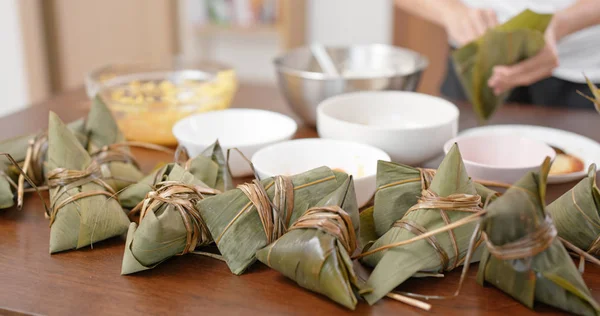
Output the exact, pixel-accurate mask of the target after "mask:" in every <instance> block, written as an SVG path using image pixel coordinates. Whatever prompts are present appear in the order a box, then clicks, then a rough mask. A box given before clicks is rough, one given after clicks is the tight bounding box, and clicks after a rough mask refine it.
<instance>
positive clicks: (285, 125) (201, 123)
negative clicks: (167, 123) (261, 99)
mask: <svg viewBox="0 0 600 316" xmlns="http://www.w3.org/2000/svg"><path fill="white" fill-rule="evenodd" d="M297 128H298V126H297V124H296V122H295V121H294V120H293V119H291V118H289V117H287V116H285V115H283V114H280V113H276V112H271V111H264V110H256V109H228V110H223V111H216V112H207V113H202V114H196V115H192V116H189V117H187V118H185V119H183V120H181V121H179V122H177V123H176V124H175V126H174V127H173V135H175V138H177V141H178V142H179V144H180V145H183V146H184V147H185V148H186V149H187V150H188V152H189V154H190V156H192V157H193V156H196V155H198V154H200V153H201V152H202V151H203V150H204V149H205V148H206V147H208V146H210V145H211V144H212V143H214V142H215V140H217V139H218V140H219V143H220V144H221V147H223V150H224V151H227V150H228V149H231V148H237V149H239V150H240V151H241V152H242V153H243V154H244V155H245V156H246V157H247V158H248V159H252V156H253V155H254V153H256V152H257V151H258V150H259V149H260V148H262V147H265V146H267V145H270V144H274V143H278V142H281V141H284V140H288V139H291V138H292V137H293V136H294V134H295V133H296V129H297ZM229 166H230V167H231V173H232V175H233V176H234V177H241V176H249V175H252V169H251V168H250V165H249V164H248V162H246V161H245V160H244V159H243V158H242V157H241V156H240V155H239V154H238V153H237V152H232V153H231V157H230V161H229Z"/></svg>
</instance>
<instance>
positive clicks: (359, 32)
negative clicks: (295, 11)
mask: <svg viewBox="0 0 600 316" xmlns="http://www.w3.org/2000/svg"><path fill="white" fill-rule="evenodd" d="M307 16H308V21H307V24H306V25H307V28H308V32H307V34H308V38H307V43H321V44H325V45H349V44H371V43H382V44H391V43H392V39H393V38H392V37H393V30H392V27H393V18H394V7H393V1H392V0H309V2H308V15H307Z"/></svg>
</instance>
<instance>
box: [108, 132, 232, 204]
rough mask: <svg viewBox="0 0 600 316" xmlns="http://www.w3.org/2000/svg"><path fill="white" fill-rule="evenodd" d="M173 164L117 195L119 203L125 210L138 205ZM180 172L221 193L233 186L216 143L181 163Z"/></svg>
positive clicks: (227, 168)
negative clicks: (187, 173) (184, 172)
mask: <svg viewBox="0 0 600 316" xmlns="http://www.w3.org/2000/svg"><path fill="white" fill-rule="evenodd" d="M173 165H175V163H171V164H168V165H167V166H165V167H163V168H160V169H158V170H156V171H154V172H152V173H151V174H149V175H147V176H146V177H144V178H143V179H142V180H140V181H139V182H138V183H136V184H133V185H130V186H128V187H127V188H126V189H124V190H123V191H121V192H120V193H119V201H120V202H121V205H122V206H123V207H125V208H132V207H134V206H136V205H137V204H138V203H140V202H141V201H142V200H143V199H144V198H145V197H146V194H148V192H150V191H152V190H153V187H154V184H155V183H158V182H160V181H163V180H164V179H165V177H167V176H168V174H169V172H170V171H169V170H171V169H172V168H173ZM180 169H182V170H184V169H185V170H186V171H187V172H189V173H191V174H192V175H193V176H194V177H195V179H196V180H197V181H196V182H198V183H197V184H198V185H202V186H204V187H208V188H213V189H216V190H218V191H221V192H223V191H224V190H229V189H231V188H232V186H233V180H232V178H231V173H230V172H229V167H228V166H227V162H226V160H225V156H224V155H223V151H222V149H221V146H220V145H219V143H218V141H217V142H215V143H214V144H212V145H211V146H209V147H208V148H206V149H205V150H204V151H203V152H202V153H201V154H200V155H198V156H197V157H195V158H192V159H189V160H188V161H187V162H185V163H183V166H182V168H180Z"/></svg>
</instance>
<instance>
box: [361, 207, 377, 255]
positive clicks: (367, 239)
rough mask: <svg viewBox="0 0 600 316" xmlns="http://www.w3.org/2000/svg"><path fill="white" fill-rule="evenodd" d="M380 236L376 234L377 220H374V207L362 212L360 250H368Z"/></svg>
mask: <svg viewBox="0 0 600 316" xmlns="http://www.w3.org/2000/svg"><path fill="white" fill-rule="evenodd" d="M377 238H378V236H377V233H376V232H375V220H374V219H373V207H369V208H368V209H366V210H364V211H362V212H360V234H359V239H358V240H359V243H358V248H359V249H361V251H363V252H364V251H365V250H366V249H368V248H369V247H370V246H371V244H372V243H373V242H375V240H377Z"/></svg>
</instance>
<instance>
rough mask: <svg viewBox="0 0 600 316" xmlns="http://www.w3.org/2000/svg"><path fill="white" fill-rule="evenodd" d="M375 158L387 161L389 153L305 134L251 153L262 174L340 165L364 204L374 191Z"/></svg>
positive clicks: (264, 176)
mask: <svg viewBox="0 0 600 316" xmlns="http://www.w3.org/2000/svg"><path fill="white" fill-rule="evenodd" d="M378 160H385V161H390V156H388V155H387V154H386V153H385V152H383V151H382V150H380V149H378V148H375V147H372V146H369V145H364V144H359V143H355V142H348V141H338V140H331V139H319V138H308V139H297V140H292V141H287V142H282V143H279V144H275V145H271V146H268V147H265V148H263V149H261V150H259V151H258V152H257V153H256V154H255V155H254V158H252V163H253V164H254V168H255V169H256V172H257V173H258V175H259V176H260V177H261V178H266V177H271V176H275V175H293V174H297V173H301V172H304V171H308V170H311V169H314V168H318V167H321V166H328V167H330V168H332V169H341V170H343V171H345V172H347V173H349V174H351V175H352V176H353V178H354V186H355V190H356V199H357V201H358V205H359V206H363V205H365V204H366V203H367V202H368V201H369V199H371V197H372V196H373V194H374V193H375V185H376V184H375V176H376V174H377V161H378Z"/></svg>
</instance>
